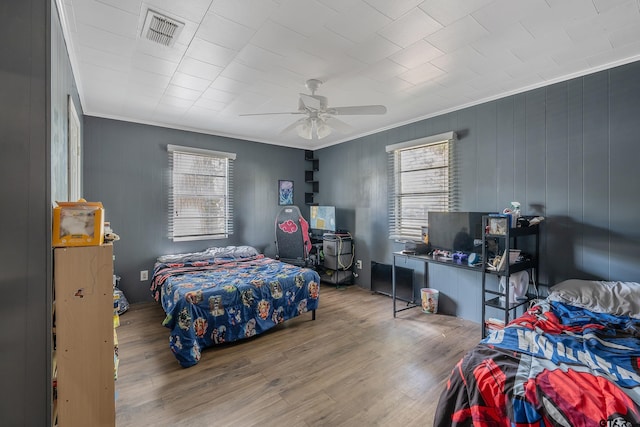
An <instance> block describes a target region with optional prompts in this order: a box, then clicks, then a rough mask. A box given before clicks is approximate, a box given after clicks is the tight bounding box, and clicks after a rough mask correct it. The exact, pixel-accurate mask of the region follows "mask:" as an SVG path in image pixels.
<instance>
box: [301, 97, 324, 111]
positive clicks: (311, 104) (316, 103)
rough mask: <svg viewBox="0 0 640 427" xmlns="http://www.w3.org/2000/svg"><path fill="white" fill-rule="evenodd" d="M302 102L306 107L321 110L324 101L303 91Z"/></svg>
mask: <svg viewBox="0 0 640 427" xmlns="http://www.w3.org/2000/svg"><path fill="white" fill-rule="evenodd" d="M300 102H302V103H303V105H304V106H305V107H308V108H312V109H314V110H320V109H321V108H322V102H321V101H320V99H319V97H317V96H312V95H307V94H306V93H301V94H300Z"/></svg>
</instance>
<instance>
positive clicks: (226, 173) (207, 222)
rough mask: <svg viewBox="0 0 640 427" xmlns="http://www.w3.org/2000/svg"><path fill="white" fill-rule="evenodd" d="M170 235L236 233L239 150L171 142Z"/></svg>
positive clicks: (205, 236)
mask: <svg viewBox="0 0 640 427" xmlns="http://www.w3.org/2000/svg"><path fill="white" fill-rule="evenodd" d="M167 151H168V154H169V169H170V171H171V173H170V175H171V180H170V185H169V238H171V239H172V240H174V241H181V240H203V239H222V238H227V237H229V235H231V234H233V185H232V184H233V163H234V160H235V158H236V155H235V153H224V152H220V151H212V150H204V149H198V148H190V147H180V146H176V145H168V146H167Z"/></svg>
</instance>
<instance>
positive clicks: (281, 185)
mask: <svg viewBox="0 0 640 427" xmlns="http://www.w3.org/2000/svg"><path fill="white" fill-rule="evenodd" d="M278 204H279V205H280V206H284V205H292V204H293V181H288V180H285V179H280V180H278Z"/></svg>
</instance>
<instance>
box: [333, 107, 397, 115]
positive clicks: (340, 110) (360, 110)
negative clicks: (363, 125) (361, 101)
mask: <svg viewBox="0 0 640 427" xmlns="http://www.w3.org/2000/svg"><path fill="white" fill-rule="evenodd" d="M386 112H387V107H385V106H384V105H356V106H353V107H332V108H329V109H328V110H327V113H329V114H336V115H338V116H354V115H365V114H385V113H386Z"/></svg>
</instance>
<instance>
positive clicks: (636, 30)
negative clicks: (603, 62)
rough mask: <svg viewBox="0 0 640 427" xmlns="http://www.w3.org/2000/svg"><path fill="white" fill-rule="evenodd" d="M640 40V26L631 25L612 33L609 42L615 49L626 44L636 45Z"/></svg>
mask: <svg viewBox="0 0 640 427" xmlns="http://www.w3.org/2000/svg"><path fill="white" fill-rule="evenodd" d="M639 40H640V25H630V26H626V27H623V28H619V29H617V30H614V31H612V32H611V33H610V34H609V41H610V42H611V45H612V46H613V48H614V49H617V48H619V47H621V46H624V45H626V44H636V43H637V42H638V41H639Z"/></svg>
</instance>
